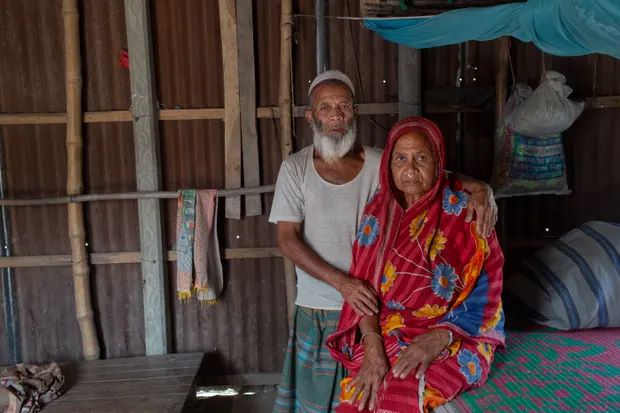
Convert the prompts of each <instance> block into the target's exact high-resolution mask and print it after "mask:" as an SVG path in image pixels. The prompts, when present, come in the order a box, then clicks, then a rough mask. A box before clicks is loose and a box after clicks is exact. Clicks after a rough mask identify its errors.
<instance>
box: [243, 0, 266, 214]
mask: <svg viewBox="0 0 620 413" xmlns="http://www.w3.org/2000/svg"><path fill="white" fill-rule="evenodd" d="M252 2H253V0H237V30H238V32H237V34H238V43H239V102H240V103H239V104H240V109H241V146H242V149H243V150H242V154H243V185H244V186H250V187H254V186H259V185H260V167H259V160H258V133H257V132H256V81H255V77H256V74H255V71H254V25H253V23H252ZM262 214H263V208H262V206H261V199H260V195H246V196H245V215H246V216H257V215H262Z"/></svg>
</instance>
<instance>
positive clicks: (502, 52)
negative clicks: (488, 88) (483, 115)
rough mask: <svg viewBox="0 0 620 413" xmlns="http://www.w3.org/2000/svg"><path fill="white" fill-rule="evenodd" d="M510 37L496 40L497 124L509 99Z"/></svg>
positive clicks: (497, 124)
mask: <svg viewBox="0 0 620 413" xmlns="http://www.w3.org/2000/svg"><path fill="white" fill-rule="evenodd" d="M508 45H509V38H508V37H500V38H499V39H497V40H495V57H496V59H497V62H496V70H495V121H496V126H500V125H499V122H500V121H501V119H502V115H503V113H504V105H505V104H506V100H508V53H510V49H509V47H508Z"/></svg>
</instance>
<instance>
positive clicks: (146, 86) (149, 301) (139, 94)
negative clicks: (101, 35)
mask: <svg viewBox="0 0 620 413" xmlns="http://www.w3.org/2000/svg"><path fill="white" fill-rule="evenodd" d="M125 22H126V25H127V46H128V51H129V65H130V71H129V76H130V78H129V80H130V83H131V113H132V117H133V136H134V148H135V156H136V185H137V188H138V191H159V190H160V189H161V172H160V159H159V131H158V121H159V120H158V116H157V110H156V101H157V99H156V97H155V86H154V75H153V52H152V46H151V44H152V42H151V31H150V21H149V1H148V0H125ZM138 219H139V223H140V251H141V270H142V286H143V287H142V288H143V290H142V295H143V305H144V342H145V350H146V354H147V355H152V354H166V353H167V352H168V348H169V344H170V333H169V328H168V326H169V317H168V311H167V308H168V307H167V304H166V303H167V291H168V289H167V283H166V257H165V252H164V245H163V242H164V241H163V240H164V229H163V225H162V217H161V201H159V200H157V199H140V200H138Z"/></svg>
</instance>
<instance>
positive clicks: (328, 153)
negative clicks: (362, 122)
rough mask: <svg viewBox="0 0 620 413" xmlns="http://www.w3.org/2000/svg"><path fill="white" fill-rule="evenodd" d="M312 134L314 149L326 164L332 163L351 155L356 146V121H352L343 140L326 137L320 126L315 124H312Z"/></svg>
mask: <svg viewBox="0 0 620 413" xmlns="http://www.w3.org/2000/svg"><path fill="white" fill-rule="evenodd" d="M312 132H313V135H314V137H313V141H314V149H315V150H316V151H317V152H318V153H319V155H320V156H321V158H322V159H323V160H324V161H325V162H327V163H332V162H334V161H337V160H338V159H341V158H342V157H344V156H345V155H346V154H347V153H349V151H350V150H351V148H352V147H353V145H354V144H355V138H356V134H357V133H356V132H357V126H356V124H355V121H352V122H351V126H349V129H348V130H347V133H345V134H344V135H343V136H342V137H341V138H334V137H331V136H327V135H324V134H323V133H322V132H321V129H320V128H319V126H318V125H317V124H316V123H315V122H312Z"/></svg>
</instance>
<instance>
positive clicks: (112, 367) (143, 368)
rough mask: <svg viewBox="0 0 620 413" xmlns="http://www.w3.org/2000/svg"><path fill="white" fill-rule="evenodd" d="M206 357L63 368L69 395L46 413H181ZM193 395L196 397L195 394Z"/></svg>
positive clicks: (195, 355)
mask: <svg viewBox="0 0 620 413" xmlns="http://www.w3.org/2000/svg"><path fill="white" fill-rule="evenodd" d="M202 359H203V353H183V354H166V355H162V356H148V357H132V358H125V359H110V360H95V361H83V362H78V363H70V364H67V365H64V366H61V369H62V371H63V374H64V375H65V377H66V382H67V389H68V390H67V391H66V393H65V394H63V395H62V396H61V397H60V398H58V399H57V400H54V401H53V402H52V403H51V404H49V405H48V406H47V407H46V408H45V412H46V413H68V412H71V413H73V412H75V413H82V412H84V413H108V412H114V413H138V412H139V413H177V412H181V411H182V410H183V406H184V404H185V402H186V399H188V396H190V397H189V398H192V397H194V396H193V391H192V390H193V387H194V381H195V378H196V373H197V372H198V369H199V368H200V364H201V363H202ZM190 391H192V394H190Z"/></svg>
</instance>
